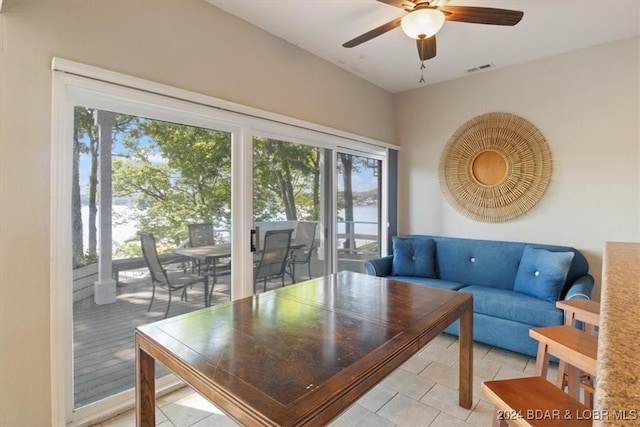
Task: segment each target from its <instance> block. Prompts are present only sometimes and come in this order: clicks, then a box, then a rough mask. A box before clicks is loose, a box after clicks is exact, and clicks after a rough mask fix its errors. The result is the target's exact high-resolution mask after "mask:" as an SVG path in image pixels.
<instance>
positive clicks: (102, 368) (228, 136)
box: [51, 73, 385, 424]
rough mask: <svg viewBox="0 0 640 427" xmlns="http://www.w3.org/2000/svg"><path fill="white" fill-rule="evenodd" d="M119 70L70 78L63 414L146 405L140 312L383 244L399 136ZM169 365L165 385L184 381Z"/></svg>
mask: <svg viewBox="0 0 640 427" xmlns="http://www.w3.org/2000/svg"><path fill="white" fill-rule="evenodd" d="M105 80H108V79H106V78H104V79H98V80H92V79H87V78H82V77H78V76H77V75H70V74H65V73H59V74H58V73H56V74H55V78H54V120H53V133H54V140H53V144H52V154H53V161H52V175H51V176H52V208H51V215H52V230H51V241H52V242H53V243H52V250H51V256H52V267H51V270H52V273H51V277H52V279H51V286H52V292H51V300H52V304H51V307H52V309H51V316H52V340H51V342H52V350H51V351H52V360H53V362H52V364H53V369H52V384H53V386H54V389H55V392H54V393H53V395H54V402H53V407H54V408H55V411H56V414H55V417H54V418H55V419H56V420H57V423H59V424H68V423H74V422H77V423H80V424H89V423H90V422H91V421H92V420H96V419H99V418H100V417H101V416H104V415H106V414H113V413H114V412H116V411H120V410H126V409H128V408H130V407H131V405H132V402H133V386H134V380H135V376H134V362H135V360H134V340H133V336H134V331H135V328H136V327H137V326H138V325H142V324H146V323H150V322H154V321H157V320H162V319H164V318H165V317H172V316H176V315H181V314H184V313H188V312H189V311H192V310H199V309H204V308H205V307H206V306H209V305H215V304H221V303H226V302H227V301H229V300H230V299H236V298H242V297H246V296H248V295H251V294H254V293H260V292H264V291H265V290H270V289H275V288H278V287H280V286H283V284H284V285H285V286H286V285H290V284H292V283H300V282H303V281H305V280H308V279H310V278H316V277H320V276H323V275H326V274H330V273H333V272H335V271H339V270H353V271H361V272H362V271H363V268H362V267H363V264H364V261H365V260H366V259H368V258H373V257H377V256H379V254H380V244H381V233H380V230H381V223H382V218H383V217H382V216H381V213H382V206H383V198H382V196H381V195H383V194H384V191H383V187H382V184H381V183H382V182H383V179H382V174H383V173H384V171H383V168H382V166H383V162H382V160H383V159H384V153H385V150H384V149H382V148H380V147H376V146H373V145H370V144H366V143H359V142H358V141H355V140H353V139H351V138H344V137H340V136H336V135H333V134H330V133H327V132H326V129H323V130H321V131H316V130H313V129H303V128H302V127H301V126H299V125H296V126H291V125H286V124H283V123H281V122H274V121H272V120H269V119H258V118H256V117H255V116H254V115H251V114H240V113H232V112H229V111H226V110H223V109H219V108H215V107H211V106H206V105H203V101H202V98H200V97H198V98H197V99H198V102H197V103H196V102H189V101H187V100H179V99H177V98H176V97H175V96H173V95H171V96H163V95H161V94H153V93H151V92H149V91H148V90H145V91H136V90H133V89H131V86H130V85H123V86H119V85H117V84H110V83H105ZM125 86H126V87H125ZM158 90H159V91H160V93H161V92H162V90H163V88H162V87H160V88H159V89H158ZM349 146H353V147H355V148H358V150H357V151H355V148H354V151H350V149H347V148H345V147H349ZM368 150H369V151H368ZM252 229H253V230H255V231H256V233H255V234H251V231H252ZM283 234H284V235H285V236H284V237H285V238H284V240H282V239H271V236H273V235H280V237H282V235H283ZM150 238H151V239H152V240H150ZM270 240H271V241H272V242H273V241H276V243H278V242H279V243H278V244H276V245H275V247H276V250H273V251H271V249H272V248H270V247H269V246H270V245H269V241H270ZM283 241H284V244H285V248H284V249H282V247H281V245H280V244H281V243H282V242H283ZM145 242H147V243H145ZM149 242H151V243H150V244H149ZM279 245H280V246H279ZM272 246H273V245H272ZM194 249H197V250H194ZM198 254H199V255H198ZM203 254H204V255H203ZM276 254H277V255H278V256H280V259H279V266H280V268H279V269H276V268H273V264H275V265H276V266H278V262H275V263H274V262H272V261H273V260H274V259H275V260H276V261H278V259H276V258H274V257H275V256H276ZM150 259H151V260H153V259H155V260H156V261H157V263H158V264H160V265H161V269H160V270H158V269H156V267H155V265H154V264H155V262H153V261H150ZM265 266H266V267H267V268H265ZM158 271H160V273H158ZM165 273H166V276H167V277H166V278H164V277H163V276H164V275H165ZM187 276H188V277H191V278H196V279H197V278H200V279H201V280H199V281H198V280H196V281H195V282H193V283H191V282H190V284H189V285H187V286H181V287H176V288H175V289H173V288H172V289H171V291H170V289H169V288H170V287H168V286H166V283H162V284H161V283H160V282H162V281H163V280H166V281H168V282H170V283H172V282H171V278H173V277H187ZM156 373H157V376H158V377H159V380H158V381H157V382H156V385H157V387H158V389H157V391H158V392H160V393H162V392H166V391H167V390H170V389H171V388H172V387H176V386H179V381H178V380H177V379H176V378H175V377H172V376H170V375H168V371H166V370H165V369H163V368H162V367H160V366H158V368H157V370H156ZM60 408H63V409H60ZM60 414H62V415H60Z"/></svg>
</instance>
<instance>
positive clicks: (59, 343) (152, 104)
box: [50, 58, 399, 425]
mask: <svg viewBox="0 0 640 427" xmlns="http://www.w3.org/2000/svg"><path fill="white" fill-rule="evenodd" d="M52 70H53V81H52V125H51V140H52V141H51V142H52V143H51V223H50V236H51V239H50V241H51V244H50V260H51V264H50V277H51V282H50V289H51V304H50V308H51V310H50V312H51V321H50V324H51V376H52V378H51V381H52V390H51V395H52V422H53V425H79V424H85V423H89V422H92V421H95V420H98V419H102V418H105V417H108V416H112V415H115V414H117V413H119V412H121V411H123V410H126V409H130V408H131V406H132V402H133V401H134V394H133V391H131V390H129V391H125V392H122V393H119V394H117V395H115V396H113V397H112V398H109V399H107V400H105V401H100V402H96V403H94V404H91V405H88V406H86V407H83V408H80V409H79V410H74V408H73V364H72V356H73V354H72V344H73V331H72V327H71V326H72V325H73V302H72V298H71V294H72V272H71V268H70V266H71V264H72V260H71V252H72V251H71V186H70V185H69V184H70V183H71V174H72V149H73V147H72V143H73V108H74V106H75V105H88V106H91V107H93V108H100V109H106V110H110V111H115V112H118V113H127V114H132V115H137V116H143V117H150V118H159V119H164V120H168V121H174V122H178V123H184V124H188V125H194V126H201V127H207V128H211V129H217V130H224V131H229V132H231V133H232V146H231V147H232V169H231V175H232V200H231V206H232V208H231V209H232V219H231V221H232V226H233V231H232V257H233V258H234V259H239V260H241V262H239V263H234V264H233V267H232V268H233V271H232V274H233V278H234V280H233V284H232V295H233V297H234V298H242V297H245V296H249V295H252V294H253V278H252V275H253V268H252V264H253V263H252V254H251V252H250V250H249V239H248V238H245V237H244V236H249V230H250V229H251V228H252V225H253V200H252V191H251V190H252V188H251V187H252V185H253V170H252V167H253V158H252V156H253V135H261V136H262V135H265V134H269V135H279V137H280V138H282V139H284V140H287V141H300V142H301V143H306V144H309V143H312V144H314V145H317V146H318V147H323V148H331V149H333V150H334V151H333V152H334V157H335V152H336V150H340V151H344V150H345V149H348V150H354V151H353V152H354V153H355V154H359V155H366V156H368V157H372V158H378V159H380V160H383V171H382V173H383V174H384V175H383V181H382V182H383V189H382V202H383V206H386V203H387V200H386V194H387V189H386V182H387V179H386V177H387V174H388V170H387V162H386V153H387V150H388V149H396V150H398V149H399V147H397V146H394V145H391V144H387V143H384V142H382V141H377V140H374V139H371V138H366V137H362V136H359V135H355V134H351V133H348V132H343V131H340V130H336V129H332V128H328V127H325V126H320V125H316V124H313V123H309V122H305V121H302V120H297V119H293V118H289V117H286V116H282V115H279V114H274V113H270V112H267V111H263V110H259V109H255V108H251V107H246V106H242V105H239V104H234V103H231V102H228V101H224V100H220V99H217V98H213V97H209V96H206V95H202V94H198V93H195V92H190V91H186V90H182V89H178V88H174V87H171V86H167V85H162V84H159V83H155V82H151V81H148V80H144V79H139V78H136V77H131V76H127V75H124V74H120V73H116V72H113V71H108V70H104V69H100V68H96V67H92V66H89V65H85V64H80V63H76V62H73V61H68V60H65V59H61V58H54V59H53V61H52ZM335 167H336V166H335V159H334V161H333V168H332V169H333V173H334V176H335V172H336V170H335ZM336 191H337V190H336V189H334V194H333V197H334V200H335V195H336V193H335V192H336ZM335 220H336V218H335V216H334V218H333V221H334V222H335ZM381 221H382V224H386V222H387V218H386V209H383V218H381ZM386 240H387V237H386V233H382V236H381V248H385V247H386V246H387V242H386ZM333 246H334V249H333V250H334V256H333V259H334V260H335V259H337V248H336V247H335V246H336V245H333ZM333 271H335V265H334V270H333ZM176 384H177V381H176V380H175V379H174V380H172V379H168V380H166V381H159V382H157V388H158V390H159V391H160V390H162V389H163V388H164V389H166V390H170V389H171V388H172V387H175V386H176Z"/></svg>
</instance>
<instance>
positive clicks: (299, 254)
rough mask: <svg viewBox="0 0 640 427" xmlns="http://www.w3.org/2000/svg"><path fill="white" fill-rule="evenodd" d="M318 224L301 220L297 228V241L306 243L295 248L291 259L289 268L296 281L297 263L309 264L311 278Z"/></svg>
mask: <svg viewBox="0 0 640 427" xmlns="http://www.w3.org/2000/svg"><path fill="white" fill-rule="evenodd" d="M317 227H318V224H317V223H316V222H311V221H299V222H298V227H297V228H296V243H304V245H305V246H304V247H303V248H301V249H293V250H292V251H291V254H290V259H289V269H290V270H291V279H292V280H293V282H294V283H295V281H296V265H304V264H307V270H308V272H309V279H311V255H313V251H314V250H315V249H316V247H315V242H316V228H317Z"/></svg>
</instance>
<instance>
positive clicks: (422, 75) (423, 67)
mask: <svg viewBox="0 0 640 427" xmlns="http://www.w3.org/2000/svg"><path fill="white" fill-rule="evenodd" d="M425 68H427V67H425V66H424V61H422V65H421V66H420V81H419V82H418V83H426V82H425V80H424V69H425Z"/></svg>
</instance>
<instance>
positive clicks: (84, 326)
mask: <svg viewBox="0 0 640 427" xmlns="http://www.w3.org/2000/svg"><path fill="white" fill-rule="evenodd" d="M351 258H352V259H341V260H339V263H338V265H339V269H340V270H351V271H357V272H364V260H363V259H354V258H356V257H351ZM323 264H324V263H323V262H322V261H319V260H317V259H315V260H312V264H311V273H312V275H313V276H314V277H319V276H321V275H322V274H323ZM305 279H307V269H306V267H305V266H299V268H297V269H296V281H301V280H305ZM229 280H230V278H229V276H224V277H222V278H221V279H220V280H219V282H218V283H217V284H216V286H215V289H214V293H213V297H212V301H211V303H212V304H221V303H224V302H227V301H229V295H230V286H229ZM286 283H291V281H290V279H287V281H286ZM278 286H280V281H279V280H275V281H274V282H273V283H272V284H270V285H269V287H268V289H272V288H275V287H278ZM256 289H257V290H258V291H261V290H262V286H257V288H256ZM116 298H117V299H116V302H115V303H113V304H106V305H96V304H95V303H94V302H93V296H90V297H87V298H85V299H83V300H80V301H77V302H75V303H74V305H73V320H74V322H73V334H74V338H73V340H74V344H73V352H74V359H73V363H74V402H75V405H74V406H75V407H76V408H79V407H82V406H85V405H87V404H90V403H93V402H96V401H98V400H101V399H104V398H106V397H109V396H111V395H113V394H115V393H118V392H121V391H124V390H128V389H131V388H133V387H134V384H135V355H134V338H133V333H134V329H135V328H136V326H139V325H144V324H146V323H151V322H154V321H157V320H161V319H162V318H163V316H164V312H165V310H166V307H167V301H168V295H167V292H166V291H165V290H164V289H160V290H158V291H157V292H156V298H155V300H154V303H153V307H152V309H151V311H150V312H147V308H148V306H149V301H150V300H151V282H150V281H149V279H148V277H147V276H146V274H143V273H142V272H137V273H136V272H132V273H131V274H126V275H125V274H122V273H121V277H120V284H119V285H118V288H117V297H116ZM203 307H204V292H203V285H202V284H197V285H195V286H194V287H193V288H191V289H189V290H188V301H181V300H180V293H179V292H174V294H173V298H172V302H171V310H170V311H169V316H170V317H171V316H177V315H180V314H184V313H187V312H190V311H193V310H199V309H201V308H203ZM166 374H167V370H166V369H165V368H164V367H162V366H158V367H157V369H156V376H157V377H161V376H164V375H166Z"/></svg>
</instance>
